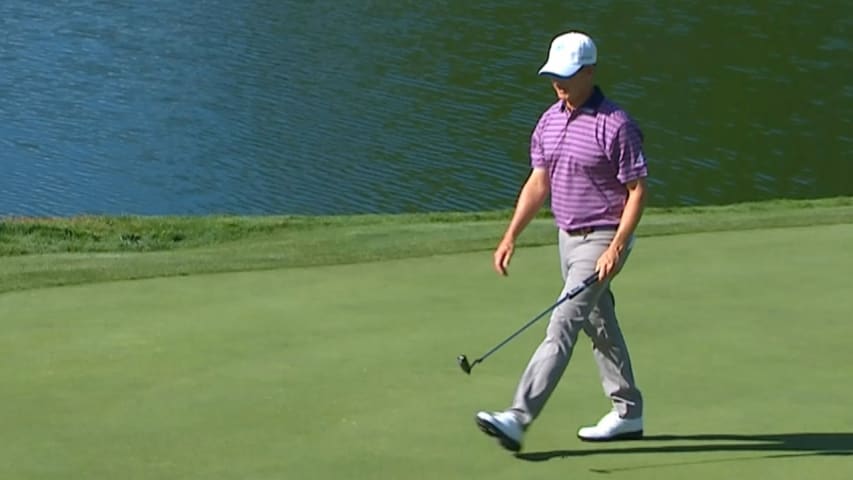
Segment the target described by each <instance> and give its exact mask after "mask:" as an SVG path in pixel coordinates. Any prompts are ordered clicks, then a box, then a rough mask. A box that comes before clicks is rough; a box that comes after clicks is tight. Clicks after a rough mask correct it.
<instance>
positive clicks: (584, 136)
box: [530, 87, 648, 230]
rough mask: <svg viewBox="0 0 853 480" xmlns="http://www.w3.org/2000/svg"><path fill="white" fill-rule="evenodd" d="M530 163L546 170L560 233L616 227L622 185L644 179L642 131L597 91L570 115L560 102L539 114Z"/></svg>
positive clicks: (623, 193) (622, 198)
mask: <svg viewBox="0 0 853 480" xmlns="http://www.w3.org/2000/svg"><path fill="white" fill-rule="evenodd" d="M530 163H531V165H532V167H533V168H546V169H548V174H549V176H550V178H551V210H552V212H553V213H554V220H555V223H556V224H557V227H559V228H561V229H564V230H574V229H577V228H586V227H602V226H616V225H618V224H619V220H620V219H621V217H622V210H623V209H624V207H625V200H626V199H627V197H628V191H627V189H626V188H625V185H624V184H626V183H628V182H630V181H632V180H636V179H638V178H641V177H645V176H647V175H648V170H647V168H646V159H645V157H644V156H643V134H642V132H641V131H640V129H639V127H638V126H637V124H636V123H635V122H634V121H633V120H632V119H631V117H630V116H629V115H628V113H627V112H625V111H624V110H622V109H621V108H619V106H618V105H616V104H615V103H613V102H611V101H610V100H608V99H606V98H605V97H604V93H603V92H602V91H601V89H599V88H598V87H595V91H594V92H593V94H592V96H591V97H590V98H589V100H587V101H586V102H585V103H584V104H583V106H581V107H580V108H577V109H575V110H574V111H572V112H569V111H568V109H566V108H565V104H564V103H563V101H562V100H560V101H558V102H557V103H555V104H554V105H552V106H551V108H549V109H548V110H546V111H545V113H543V114H542V116H541V117H540V119H539V123H537V125H536V128H535V129H534V130H533V135H532V137H531V140H530Z"/></svg>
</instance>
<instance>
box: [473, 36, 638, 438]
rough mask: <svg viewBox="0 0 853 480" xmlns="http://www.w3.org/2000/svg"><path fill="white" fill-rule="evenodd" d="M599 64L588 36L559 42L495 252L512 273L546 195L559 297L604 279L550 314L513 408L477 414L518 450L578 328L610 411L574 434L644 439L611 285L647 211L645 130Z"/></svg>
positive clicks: (545, 70) (503, 269) (483, 425)
mask: <svg viewBox="0 0 853 480" xmlns="http://www.w3.org/2000/svg"><path fill="white" fill-rule="evenodd" d="M597 60H598V59H597V50H596V46H595V43H594V42H593V41H592V39H591V38H589V37H588V36H587V35H585V34H583V33H580V32H568V33H565V34H561V35H559V36H557V37H555V38H554V39H553V41H552V43H551V46H550V50H549V54H548V60H547V62H546V63H545V65H544V66H542V68H541V69H540V70H539V75H541V76H543V77H547V78H548V79H549V80H550V82H551V85H552V86H553V88H554V92H556V94H557V99H558V100H557V102H556V103H554V104H553V105H551V107H550V108H548V109H547V110H546V111H545V113H544V114H543V115H542V116H541V117H540V119H539V122H538V124H537V125H536V128H535V129H534V130H533V134H532V137H531V140H530V163H531V166H532V171H531V173H530V176H529V177H528V179H527V180H526V182H525V184H524V187H523V188H522V190H521V193H520V194H519V197H518V200H517V204H516V207H515V212H514V213H513V216H512V219H511V221H510V223H509V227H508V228H507V230H506V233H505V234H504V236H503V239H502V240H501V241H500V244H499V245H498V247H497V249H496V250H495V253H494V268H495V270H496V271H497V272H498V273H499V274H501V275H507V269H508V267H509V264H510V259H511V258H512V254H513V250H514V248H515V242H516V239H518V237H519V235H521V232H522V231H523V230H524V228H525V227H526V226H527V224H528V223H529V222H530V220H531V219H532V218H533V217H534V216H535V215H536V212H537V211H538V210H539V209H540V208H541V207H542V205H543V203H544V202H545V199H546V198H547V197H548V195H549V194H550V197H551V209H552V211H553V214H554V220H555V223H556V225H557V228H558V229H559V234H558V235H559V248H560V268H561V270H562V274H563V280H564V287H563V293H562V295H564V294H565V293H566V292H567V291H568V290H570V289H571V288H572V287H574V286H575V285H577V284H579V283H581V282H582V281H583V279H584V278H586V277H588V276H589V275H592V274H593V273H594V272H598V275H599V282H598V283H595V284H593V285H592V286H590V287H589V288H587V289H586V290H584V291H583V293H581V294H580V295H578V296H577V297H575V298H574V299H572V300H571V301H567V302H565V303H563V304H561V305H560V306H558V307H557V308H555V309H554V311H553V312H552V314H551V318H550V322H549V324H548V329H547V333H546V335H545V339H544V340H543V341H542V343H541V344H540V345H539V347H538V348H537V349H536V351H535V352H534V353H533V357H532V358H531V359H530V363H528V365H527V368H526V369H525V371H524V373H523V374H522V376H521V380H520V381H519V384H518V387H517V389H516V391H515V397H514V399H513V401H512V406H511V407H510V408H509V409H507V410H504V411H500V412H479V413H477V415H476V422H477V425H478V426H479V427H480V429H481V430H483V431H484V432H485V433H487V434H488V435H491V436H494V437H497V439H498V440H499V442H500V444H501V445H502V446H503V447H504V448H506V449H508V450H512V451H518V450H520V449H521V445H522V437H523V434H524V432H525V430H527V428H528V427H529V426H530V425H531V423H532V422H533V420H535V419H536V417H537V416H538V415H539V414H540V413H541V412H542V408H543V407H544V406H545V403H546V402H547V400H548V397H549V396H550V395H551V393H552V392H553V391H554V388H555V387H556V386H557V383H558V382H559V380H560V377H561V376H562V375H563V371H564V370H565V369H566V366H567V365H568V363H569V359H570V358H571V355H572V350H573V349H574V346H575V343H576V342H577V339H578V334H579V333H580V331H581V330H583V331H584V333H586V335H587V336H589V337H590V339H591V340H592V349H593V354H594V356H595V361H596V363H597V364H598V370H599V373H600V375H601V384H602V386H603V388H604V392H605V394H606V395H607V396H608V397H609V399H610V402H611V403H612V410H611V411H610V413H607V414H606V415H605V416H604V417H603V418H602V419H601V420H600V421H599V422H598V423H597V424H596V425H594V426H590V427H585V428H581V429H580V430H579V431H578V436H579V437H580V438H581V439H582V440H588V441H606V440H615V439H625V438H639V437H642V435H643V417H642V415H643V399H642V395H641V394H640V390H639V389H638V388H637V384H636V382H635V381H634V373H633V371H632V369H631V360H630V358H629V356H628V348H627V346H626V345H625V340H624V338H623V337H622V332H621V331H620V329H619V323H618V322H617V320H616V312H615V303H614V297H613V293H612V292H611V290H610V280H611V279H612V278H613V276H614V275H615V274H616V273H617V272H618V271H619V270H620V269H621V268H622V265H623V264H624V263H625V260H626V258H627V257H628V254H629V253H630V252H631V247H632V245H633V239H634V229H635V228H636V227H637V224H638V223H639V221H640V217H641V215H642V213H643V205H644V199H645V195H646V193H645V192H646V183H645V177H646V175H647V169H646V160H645V158H644V157H643V148H642V133H641V132H640V129H639V128H638V127H637V125H636V124H635V123H634V121H633V120H632V119H631V117H630V116H629V115H628V114H627V113H626V112H625V111H624V110H622V109H621V108H619V106H617V105H616V104H615V103H613V102H611V101H610V100H608V99H607V98H606V97H605V96H604V93H603V92H602V91H601V89H599V88H598V86H596V84H595V69H596V63H597ZM562 295H561V296H562Z"/></svg>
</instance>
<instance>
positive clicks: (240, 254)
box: [0, 197, 853, 292]
mask: <svg viewBox="0 0 853 480" xmlns="http://www.w3.org/2000/svg"><path fill="white" fill-rule="evenodd" d="M510 214H511V212H510V211H508V210H502V211H494V212H478V213H426V214H401V215H352V216H324V217H306V216H260V217H251V216H249V217H243V216H194V217H141V216H84V217H72V218H15V217H7V218H2V219H0V257H3V258H2V259H0V261H2V263H3V266H4V267H3V269H2V270H0V292H3V291H10V290H19V289H27V288H37V287H44V286H59V285H67V284H78V283H87V282H95V281H107V280H121V279H137V278H148V277H158V276H173V275H189V274H195V273H213V272H226V271H242V270H256V269H270V268H286V267H296V266H311V265H326V264H345V263H357V262H365V261H373V260H380V259H396V258H406V257H418V256H426V255H433V254H449V253H460V252H467V251H476V250H485V249H491V248H493V247H494V245H495V243H496V242H497V240H498V238H499V236H500V235H501V234H502V232H503V229H504V228H505V226H506V223H507V221H508V218H509V216H510ZM848 222H853V197H838V198H829V199H816V200H776V201H767V202H755V203H743V204H737V205H726V206H702V207H679V208H650V209H648V211H647V213H646V215H645V217H644V219H643V222H642V224H641V227H640V229H639V232H638V235H640V236H658V235H672V234H683V233H696V232H712V231H728V230H745V229H763V228H780V227H792V226H805V225H828V224H837V223H848ZM555 238H556V237H555V235H554V229H553V224H552V219H551V218H550V216H549V214H548V212H547V211H545V212H543V213H542V214H541V215H540V216H539V217H538V218H537V219H536V220H534V222H533V223H532V224H531V226H530V227H529V228H528V230H527V231H526V232H525V233H524V235H523V236H522V238H521V239H520V241H519V245H520V246H535V245H545V244H550V243H553V242H554V241H555Z"/></svg>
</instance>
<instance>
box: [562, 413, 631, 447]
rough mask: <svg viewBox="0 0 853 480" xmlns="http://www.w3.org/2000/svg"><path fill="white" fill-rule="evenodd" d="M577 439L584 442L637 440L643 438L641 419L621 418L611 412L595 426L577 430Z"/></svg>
mask: <svg viewBox="0 0 853 480" xmlns="http://www.w3.org/2000/svg"><path fill="white" fill-rule="evenodd" d="M578 438H580V439H581V440H583V441H586V442H607V441H610V440H637V439H640V438H643V418H642V417H639V418H622V417H620V416H619V414H618V413H617V412H615V411H613V412H610V413H608V414H607V415H605V416H604V417H602V418H601V420H599V421H598V424H597V425H595V426H593V427H583V428H581V429H580V430H578Z"/></svg>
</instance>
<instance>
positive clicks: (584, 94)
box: [566, 85, 595, 112]
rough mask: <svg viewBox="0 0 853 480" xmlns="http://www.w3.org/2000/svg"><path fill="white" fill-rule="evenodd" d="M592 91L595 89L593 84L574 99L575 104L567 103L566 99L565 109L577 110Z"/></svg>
mask: <svg viewBox="0 0 853 480" xmlns="http://www.w3.org/2000/svg"><path fill="white" fill-rule="evenodd" d="M594 91H595V86H594V85H590V87H589V89H588V90H587V91H586V92H584V93H583V94H582V95H581V96H579V97H578V99H577V100H576V101H575V103H577V105H575V104H572V103H569V100H566V110H568V111H569V112H573V111H575V110H577V109H578V108H580V107H581V106H583V104H584V103H586V101H587V100H589V97H591V96H592V93H593V92H594Z"/></svg>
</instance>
